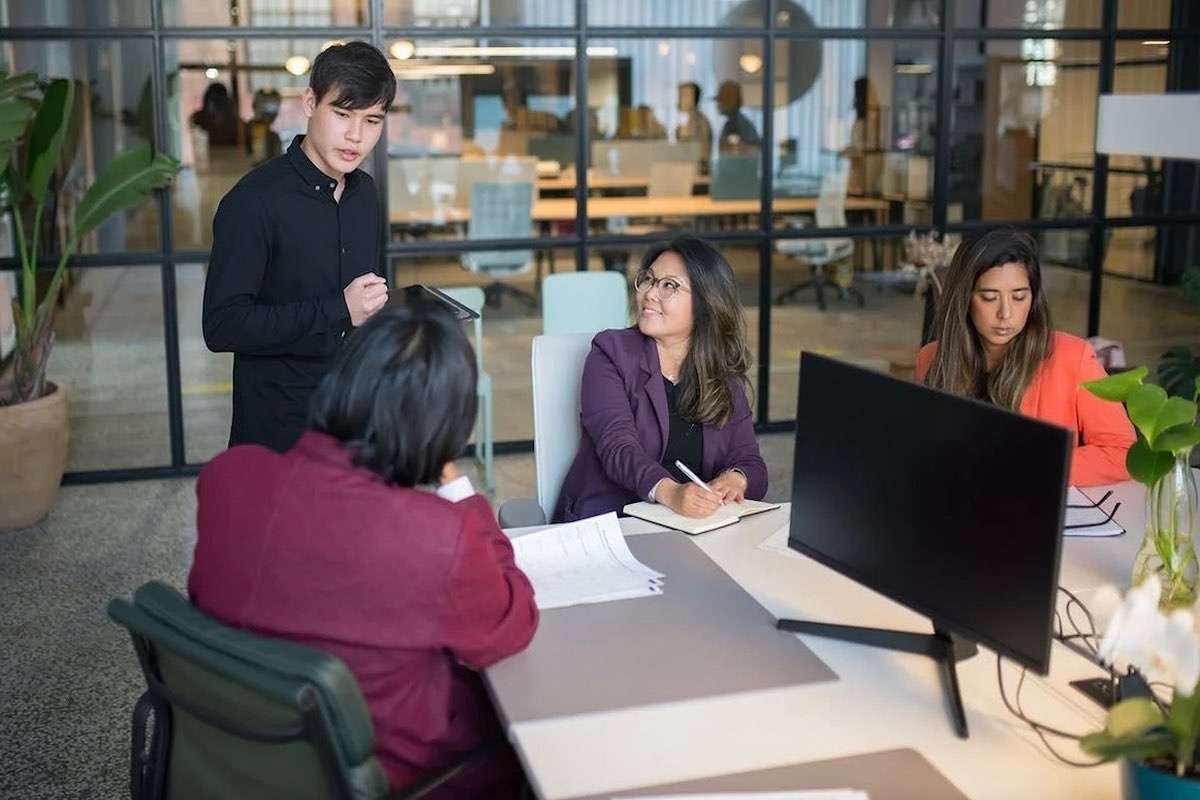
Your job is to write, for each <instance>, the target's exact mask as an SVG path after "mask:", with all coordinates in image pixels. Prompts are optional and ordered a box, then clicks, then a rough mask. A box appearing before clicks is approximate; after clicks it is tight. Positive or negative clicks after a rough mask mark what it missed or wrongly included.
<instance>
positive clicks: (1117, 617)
mask: <svg viewBox="0 0 1200 800" xmlns="http://www.w3.org/2000/svg"><path fill="white" fill-rule="evenodd" d="M1161 597H1162V582H1161V581H1160V580H1159V579H1158V576H1157V575H1151V576H1150V577H1148V578H1146V580H1144V581H1142V583H1141V584H1140V585H1138V586H1135V587H1133V588H1132V589H1130V590H1129V591H1128V592H1127V593H1126V594H1125V602H1124V603H1122V604H1121V606H1120V608H1118V609H1117V610H1116V613H1114V614H1113V616H1112V619H1111V620H1109V623H1108V627H1107V628H1106V629H1105V631H1104V636H1103V637H1101V639H1100V650H1099V652H1098V654H1097V655H1098V656H1099V658H1100V662H1101V663H1103V664H1117V662H1118V661H1123V662H1126V663H1128V664H1132V665H1134V666H1138V667H1140V666H1141V664H1142V663H1145V660H1146V656H1147V654H1148V652H1149V650H1152V649H1154V647H1155V645H1157V643H1158V641H1160V640H1161V638H1162V632H1163V627H1164V626H1165V624H1166V620H1165V619H1164V618H1163V615H1162V614H1161V613H1160V612H1159V610H1158V601H1159V598H1161Z"/></svg>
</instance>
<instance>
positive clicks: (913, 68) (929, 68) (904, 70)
mask: <svg viewBox="0 0 1200 800" xmlns="http://www.w3.org/2000/svg"><path fill="white" fill-rule="evenodd" d="M896 72H898V73H900V74H901V75H928V74H930V73H931V72H933V65H932V64H897V65H896Z"/></svg>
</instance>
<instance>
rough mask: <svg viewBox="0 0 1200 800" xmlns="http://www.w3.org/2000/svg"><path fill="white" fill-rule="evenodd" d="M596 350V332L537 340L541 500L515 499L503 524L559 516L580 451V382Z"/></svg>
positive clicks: (536, 463) (536, 461)
mask: <svg viewBox="0 0 1200 800" xmlns="http://www.w3.org/2000/svg"><path fill="white" fill-rule="evenodd" d="M591 348H592V334H590V333H561V334H554V335H543V336H535V337H534V339H533V356H532V358H533V469H534V479H535V480H536V481H537V503H536V504H534V503H533V502H532V501H531V500H528V499H517V500H509V501H508V502H506V503H504V505H502V506H501V507H500V512H499V518H500V525H501V527H504V528H515V527H520V526H524V525H541V524H544V523H545V522H546V521H547V520H549V519H550V518H551V516H552V515H553V514H554V504H555V503H557V502H558V493H559V492H560V491H561V490H562V485H563V480H564V479H565V478H566V477H567V470H568V469H570V468H571V462H572V461H574V460H575V453H576V451H578V450H579V437H580V430H579V383H580V381H581V380H582V379H583V362H584V361H585V360H586V359H587V355H588V352H589V351H590V350H591Z"/></svg>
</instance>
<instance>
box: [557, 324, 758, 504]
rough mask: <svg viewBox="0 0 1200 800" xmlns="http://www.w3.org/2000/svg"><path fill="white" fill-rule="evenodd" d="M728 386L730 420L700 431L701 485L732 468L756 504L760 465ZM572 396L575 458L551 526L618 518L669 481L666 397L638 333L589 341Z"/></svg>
mask: <svg viewBox="0 0 1200 800" xmlns="http://www.w3.org/2000/svg"><path fill="white" fill-rule="evenodd" d="M734 384H735V385H732V386H731V387H730V388H731V390H732V392H733V419H731V420H730V422H729V424H728V425H726V426H724V427H722V428H717V427H713V426H712V425H705V426H704V427H703V434H702V435H703V441H704V459H703V462H702V463H701V464H700V469H699V473H700V477H701V478H703V479H704V480H706V481H707V480H711V479H713V478H715V477H716V476H717V475H719V474H720V473H722V472H724V471H725V470H727V469H731V468H733V467H737V468H738V469H740V470H741V471H742V472H743V473H745V475H746V480H747V482H748V485H747V487H746V497H748V498H751V499H754V500H761V499H762V497H763V495H765V494H766V493H767V465H766V463H765V462H764V461H763V459H762V453H760V452H759V449H758V440H757V439H755V438H754V422H753V419H752V418H751V416H750V403H749V401H747V399H746V391H745V389H744V387H742V386H741V385H740V382H737V381H735V382H734ZM579 393H580V405H581V407H582V410H581V413H580V425H581V428H582V430H581V435H580V438H579V452H578V453H577V454H576V455H575V461H574V462H573V463H572V464H571V468H570V470H568V471H567V477H566V478H565V479H564V480H563V486H562V491H561V492H560V493H559V496H558V503H557V504H556V505H555V507H554V520H553V521H554V522H570V521H572V520H577V519H583V518H584V517H592V516H595V515H597V514H604V513H607V512H609V511H616V512H618V513H619V512H620V511H621V509H622V508H624V507H625V506H626V505H627V504H628V503H633V502H636V501H637V500H645V499H647V497H648V496H649V494H650V490H651V489H652V488H653V487H654V485H655V484H656V483H658V482H659V481H660V480H661V479H663V478H670V477H671V475H670V473H668V472H667V470H666V468H664V467H663V466H662V464H660V463H659V462H660V461H661V460H662V456H663V451H664V450H665V449H666V446H667V426H668V417H667V392H666V389H664V388H663V378H662V369H661V367H660V366H659V363H658V349H657V348H656V347H655V345H654V340H653V339H651V338H650V337H648V336H646V335H644V334H643V333H642V332H641V331H639V330H638V329H637V328H626V329H623V330H609V331H602V332H600V333H598V334H596V338H594V339H593V340H592V351H591V352H590V353H588V357H587V361H585V362H584V365H583V381H582V385H581V386H580V390H579Z"/></svg>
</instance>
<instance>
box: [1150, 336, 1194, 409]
mask: <svg viewBox="0 0 1200 800" xmlns="http://www.w3.org/2000/svg"><path fill="white" fill-rule="evenodd" d="M1197 380H1200V356H1193V355H1192V351H1191V350H1189V349H1188V348H1186V347H1184V346H1183V345H1181V344H1180V345H1176V346H1174V347H1172V348H1170V349H1169V350H1167V351H1166V352H1165V353H1163V354H1162V361H1160V362H1158V381H1159V383H1160V384H1161V385H1162V387H1163V389H1165V390H1166V392H1167V394H1170V395H1175V396H1177V397H1187V396H1188V395H1189V394H1190V393H1191V391H1192V384H1193V383H1195V382H1196V381H1197Z"/></svg>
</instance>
